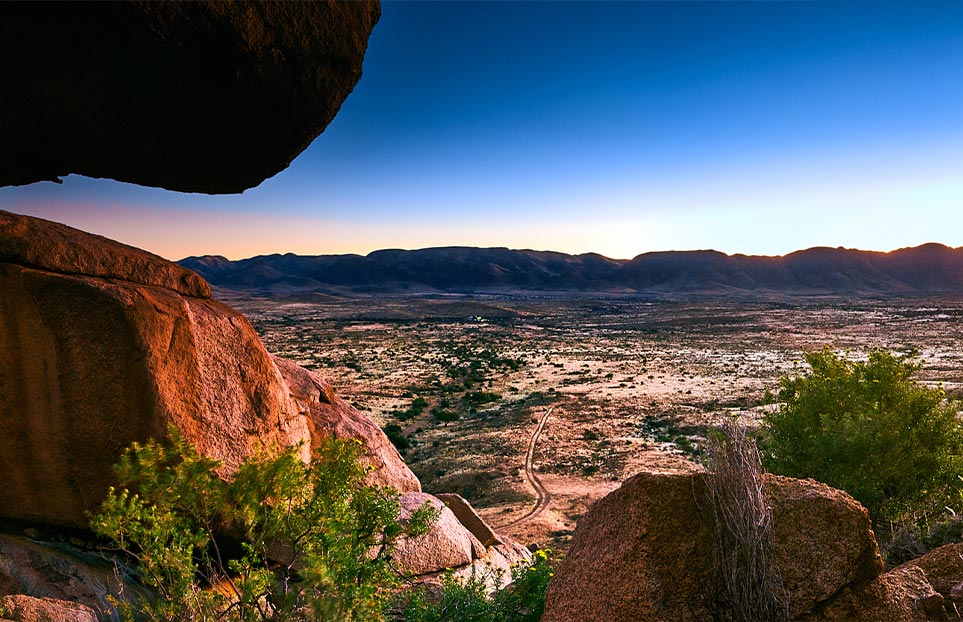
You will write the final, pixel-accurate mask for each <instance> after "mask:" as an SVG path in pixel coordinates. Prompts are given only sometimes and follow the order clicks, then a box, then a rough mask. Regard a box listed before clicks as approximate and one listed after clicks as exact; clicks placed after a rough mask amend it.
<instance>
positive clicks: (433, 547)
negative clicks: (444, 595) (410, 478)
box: [392, 492, 486, 575]
mask: <svg viewBox="0 0 963 622" xmlns="http://www.w3.org/2000/svg"><path fill="white" fill-rule="evenodd" d="M425 503H428V504H430V505H431V506H432V507H434V508H435V509H437V510H438V511H439V514H438V520H436V521H435V523H434V524H433V525H432V527H431V531H429V532H428V533H426V534H425V535H423V536H420V537H418V538H413V539H404V540H402V541H401V542H399V544H398V546H397V548H396V549H395V551H394V553H393V554H392V557H393V559H394V560H395V562H396V563H397V564H398V565H399V566H400V567H401V568H403V569H404V570H405V571H406V572H409V573H411V574H414V575H423V574H428V573H433V572H438V571H441V570H445V569H447V568H458V567H460V566H467V565H469V564H471V563H472V560H474V559H477V558H480V557H484V556H485V554H486V550H485V547H484V546H483V545H482V543H481V542H479V541H478V539H477V538H476V537H475V536H473V535H472V534H471V532H469V531H468V530H467V529H465V528H464V527H463V526H462V524H461V523H459V522H458V519H457V518H455V515H454V514H453V513H452V511H451V510H449V509H448V508H447V507H445V504H444V503H442V502H441V501H439V500H438V499H436V498H435V497H432V496H431V495H428V494H425V493H423V492H408V493H405V494H403V495H402V496H401V520H402V521H405V520H407V519H408V518H409V517H410V516H411V514H412V513H413V512H414V511H415V510H417V509H418V508H420V507H422V506H423V505H424V504H425Z"/></svg>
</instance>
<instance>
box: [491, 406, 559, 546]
mask: <svg viewBox="0 0 963 622" xmlns="http://www.w3.org/2000/svg"><path fill="white" fill-rule="evenodd" d="M553 410H555V407H554V406H552V407H551V408H549V409H548V410H546V411H545V414H544V415H542V418H541V419H540V420H539V421H538V426H536V427H535V431H534V432H533V433H532V438H531V439H529V441H528V451H526V452H525V479H527V480H528V483H529V485H531V487H532V489H533V490H534V491H535V505H534V507H532V509H531V510H529V511H528V512H527V513H525V514H524V515H522V516H520V517H519V518H516V519H515V520H513V521H511V522H510V523H506V524H504V525H501V526H500V527H499V529H504V528H505V527H512V526H514V525H517V524H519V523H523V522H525V521H527V520H531V519H532V518H535V517H536V516H538V515H539V514H541V513H542V512H544V511H545V508H547V507H548V504H549V503H550V502H551V501H552V493H550V492H549V491H548V489H547V488H545V485H544V484H542V480H540V479H538V475H536V474H535V468H534V465H533V462H534V459H535V447H536V446H537V445H538V437H539V436H541V435H542V430H543V429H545V422H546V421H548V418H549V416H551V414H552V411H553Z"/></svg>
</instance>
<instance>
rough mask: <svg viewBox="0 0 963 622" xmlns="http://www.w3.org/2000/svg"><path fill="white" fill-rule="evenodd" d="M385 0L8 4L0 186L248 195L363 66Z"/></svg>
mask: <svg viewBox="0 0 963 622" xmlns="http://www.w3.org/2000/svg"><path fill="white" fill-rule="evenodd" d="M380 15H381V6H380V4H379V3H378V2H377V1H376V0H358V1H353V2H334V1H332V0H326V1H325V0H322V1H319V2H278V1H275V2H257V3H254V2H233V1H224V0H220V1H217V2H93V3H74V2H62V3H61V2H58V3H46V2H43V3H33V2H3V3H0V57H2V58H4V59H7V60H8V61H9V62H5V63H3V64H2V67H0V81H2V84H3V93H4V96H3V97H2V98H0V144H2V145H3V149H2V150H0V185H20V184H27V183H32V182H36V181H42V180H55V179H57V178H59V177H61V176H63V175H67V174H70V173H78V174H81V175H87V176H89V177H109V178H112V179H117V180H120V181H127V182H132V183H136V184H141V185H146V186H158V187H162V188H167V189H170V190H179V191H184V192H207V193H225V192H241V191H243V190H245V189H247V188H250V187H252V186H256V185H257V184H259V183H261V181H263V180H264V179H266V178H267V177H270V176H272V175H274V174H276V173H278V172H279V171H281V170H283V169H284V168H286V167H287V166H288V164H289V163H290V162H291V160H292V159H294V157H295V156H297V155H298V154H299V153H300V152H301V151H303V150H304V148H305V147H307V146H308V145H309V144H310V143H311V141H312V140H313V139H314V138H315V137H316V136H318V134H320V133H321V132H322V131H323V130H324V128H325V127H326V126H327V125H328V123H329V122H330V121H331V119H333V118H334V116H335V114H336V113H337V112H338V109H339V108H340V106H341V104H342V102H343V101H344V100H345V98H346V97H347V96H348V94H349V93H350V92H351V90H352V89H353V88H354V85H355V84H356V83H357V81H358V79H359V78H360V77H361V64H362V60H363V59H364V53H365V50H366V48H367V42H368V36H369V35H370V34H371V30H372V28H374V25H375V23H376V22H377V21H378V18H379V17H380Z"/></svg>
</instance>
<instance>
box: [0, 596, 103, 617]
mask: <svg viewBox="0 0 963 622" xmlns="http://www.w3.org/2000/svg"><path fill="white" fill-rule="evenodd" d="M0 610H2V611H3V612H4V617H5V619H9V620H11V621H12V622H54V621H56V622H97V616H96V615H94V612H93V610H92V609H91V608H90V607H87V606H85V605H80V604H77V603H72V602H69V601H66V600H58V599H55V598H34V597H32V596H24V595H23V594H16V595H12V596H3V597H0Z"/></svg>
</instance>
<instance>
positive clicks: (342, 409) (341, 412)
mask: <svg viewBox="0 0 963 622" xmlns="http://www.w3.org/2000/svg"><path fill="white" fill-rule="evenodd" d="M272 359H273V360H274V364H275V365H276V366H277V368H278V369H279V370H280V372H281V376H282V377H283V378H284V382H285V384H286V385H287V387H288V391H289V392H290V396H291V398H292V399H293V400H294V403H295V405H296V406H297V409H298V412H299V413H300V414H302V415H303V416H304V417H305V418H306V419H307V425H308V430H309V431H310V434H311V438H312V439H316V438H318V437H327V436H334V437H335V438H341V439H350V438H355V439H358V440H360V441H361V442H362V444H363V445H364V449H365V457H366V459H367V461H368V463H369V464H370V465H371V466H372V467H374V470H373V471H372V472H371V473H369V474H368V476H367V478H365V481H366V483H368V484H370V485H378V486H391V487H392V488H395V489H397V490H399V491H401V492H420V491H421V482H419V481H418V478H417V477H416V476H415V474H414V473H412V472H411V469H409V468H408V465H407V464H405V462H404V460H403V459H402V458H401V455H400V454H399V453H398V450H397V449H395V446H394V445H392V444H391V441H389V440H388V437H387V436H385V433H384V432H382V431H381V428H379V427H378V426H377V425H376V424H375V423H374V422H373V421H372V420H371V419H370V418H369V417H368V416H367V415H365V414H364V413H362V412H360V411H359V410H358V409H356V408H355V407H354V406H352V405H351V404H349V403H347V402H346V401H344V400H343V399H341V398H340V397H338V396H337V395H336V394H335V392H334V390H333V389H332V388H331V385H330V384H328V383H327V381H325V380H324V379H323V378H321V376H319V375H318V374H316V373H314V372H312V371H308V370H307V369H304V368H303V367H301V366H299V365H297V364H296V363H294V362H292V361H289V360H287V359H283V358H281V357H278V356H272Z"/></svg>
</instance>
